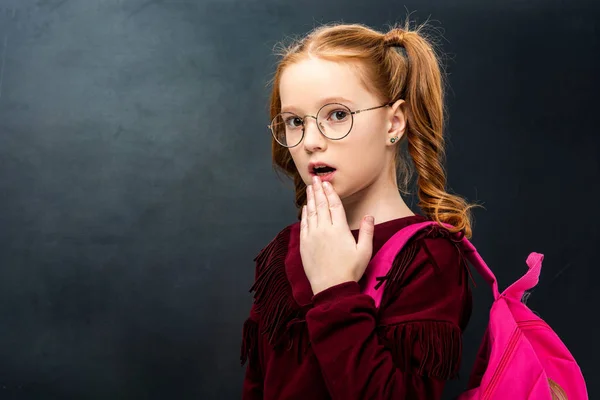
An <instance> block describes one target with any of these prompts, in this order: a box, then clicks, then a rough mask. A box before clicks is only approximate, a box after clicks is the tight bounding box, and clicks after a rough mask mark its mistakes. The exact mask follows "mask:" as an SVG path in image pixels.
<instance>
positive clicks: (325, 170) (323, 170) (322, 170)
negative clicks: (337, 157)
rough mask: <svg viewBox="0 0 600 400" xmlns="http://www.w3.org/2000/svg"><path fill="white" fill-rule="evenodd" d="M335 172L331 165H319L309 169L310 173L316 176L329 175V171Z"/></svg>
mask: <svg viewBox="0 0 600 400" xmlns="http://www.w3.org/2000/svg"><path fill="white" fill-rule="evenodd" d="M333 172H335V168H333V167H329V166H320V167H314V168H313V169H312V171H311V174H312V175H317V176H321V177H322V176H326V175H329V174H331V173H333Z"/></svg>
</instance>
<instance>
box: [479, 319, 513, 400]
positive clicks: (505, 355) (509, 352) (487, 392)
mask: <svg viewBox="0 0 600 400" xmlns="http://www.w3.org/2000/svg"><path fill="white" fill-rule="evenodd" d="M522 335H523V333H522V332H521V330H520V329H519V327H516V328H515V330H514V331H513V332H512V334H511V335H510V339H509V340H508V344H507V345H506V350H505V351H504V353H503V354H502V358H501V359H500V362H499V363H498V368H496V371H495V372H494V375H492V379H490V384H489V385H488V386H487V387H486V389H485V392H484V393H483V396H482V397H481V399H482V400H487V399H489V398H490V397H491V395H492V394H493V393H494V389H495V388H496V385H498V382H499V381H500V377H501V376H502V373H503V372H504V370H505V369H506V366H507V365H508V360H509V359H510V356H512V354H513V352H514V350H515V347H516V346H517V343H518V342H519V339H520V338H521V336H522Z"/></svg>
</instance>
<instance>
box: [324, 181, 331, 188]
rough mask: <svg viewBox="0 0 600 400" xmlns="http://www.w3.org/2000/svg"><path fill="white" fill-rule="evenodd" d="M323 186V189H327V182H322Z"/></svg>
mask: <svg viewBox="0 0 600 400" xmlns="http://www.w3.org/2000/svg"><path fill="white" fill-rule="evenodd" d="M323 187H324V188H325V189H327V190H329V188H330V185H329V182H323Z"/></svg>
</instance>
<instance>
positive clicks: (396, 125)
mask: <svg viewBox="0 0 600 400" xmlns="http://www.w3.org/2000/svg"><path fill="white" fill-rule="evenodd" d="M405 132H406V101H404V100H403V99H400V100H397V101H396V102H395V103H394V104H392V114H391V116H390V128H389V130H388V133H387V144H388V145H394V143H392V142H390V139H392V138H397V139H396V140H395V143H398V142H399V141H400V140H401V139H402V137H403V136H404V134H405Z"/></svg>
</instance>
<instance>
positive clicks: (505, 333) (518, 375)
mask: <svg viewBox="0 0 600 400" xmlns="http://www.w3.org/2000/svg"><path fill="white" fill-rule="evenodd" d="M432 225H436V222H432V221H428V222H423V223H418V224H413V225H409V226H408V227H406V228H404V229H402V230H400V231H399V232H397V233H396V234H394V235H393V236H392V237H391V238H390V239H389V240H388V241H387V242H386V243H385V244H384V245H383V247H382V248H381V249H380V250H379V251H378V252H377V254H375V256H374V257H373V258H372V260H371V262H370V263H369V266H368V267H367V270H366V271H365V278H366V279H365V285H364V287H363V292H364V293H366V294H369V295H370V296H371V297H373V299H374V300H375V304H376V306H378V307H379V304H380V303H381V297H382V294H383V289H382V287H383V284H382V285H381V287H380V288H378V289H375V286H376V285H377V284H378V281H377V279H376V278H377V277H381V276H384V275H386V274H387V272H388V269H389V268H390V266H391V265H392V261H393V260H394V258H395V256H396V254H397V253H398V251H399V249H401V248H402V247H403V246H404V245H405V244H406V243H407V242H408V240H409V239H410V238H411V237H412V236H413V235H415V234H416V233H418V232H419V231H421V230H422V229H424V228H427V227H429V226H432ZM447 226H448V227H450V226H449V225H447ZM462 245H463V249H464V252H465V255H466V257H467V259H468V260H469V262H470V263H471V264H472V265H473V266H474V267H475V268H476V269H477V271H478V272H479V273H480V274H481V276H482V277H483V278H484V279H485V280H486V281H487V282H488V283H489V284H490V286H491V287H492V291H493V295H494V303H493V304H492V307H491V310H490V319H489V324H488V327H487V331H486V338H485V339H486V340H484V341H483V342H482V345H481V347H480V349H479V353H478V355H477V357H478V358H481V359H483V360H488V361H487V366H486V369H485V371H475V370H473V371H472V373H471V381H470V386H472V385H471V383H472V382H474V385H477V384H478V385H479V386H478V387H475V388H473V389H471V390H468V391H466V392H464V393H462V394H461V395H460V396H459V397H458V400H474V399H481V400H491V399H502V400H507V399H511V400H512V399H515V400H522V399H536V400H545V399H548V400H555V399H557V400H563V399H564V400H566V399H568V400H582V399H587V398H588V395H587V389H586V385H585V381H584V378H583V375H582V373H581V370H580V368H579V366H578V365H577V363H576V361H575V359H574V358H573V356H572V355H571V353H570V352H569V350H568V349H567V347H566V346H565V345H564V343H563V342H562V341H561V340H560V338H559V337H558V335H557V334H556V333H555V332H554V331H553V330H552V328H550V326H549V325H548V324H546V322H544V321H543V320H542V319H541V318H539V317H538V316H537V315H536V314H534V313H533V312H532V311H531V310H530V309H529V308H528V307H527V306H526V305H525V304H524V303H523V302H522V301H521V299H522V298H523V294H524V293H525V291H526V290H529V289H531V288H533V287H534V286H535V285H536V284H537V283H538V280H539V276H540V271H541V268H542V260H543V258H544V256H543V255H542V254H539V253H531V254H530V255H529V257H528V258H527V266H528V267H529V269H528V271H527V272H526V273H525V275H524V276H523V277H521V278H520V279H519V280H518V281H516V282H515V283H513V284H512V285H511V286H509V287H508V288H507V289H506V290H505V291H504V292H502V293H499V292H498V283H497V281H496V277H495V276H494V274H493V273H492V271H491V270H490V269H489V268H488V266H487V265H486V264H485V262H484V261H483V259H482V258H481V256H480V255H479V253H477V250H476V249H475V247H473V245H472V244H471V243H470V242H469V241H468V240H467V239H466V238H463V240H462Z"/></svg>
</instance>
